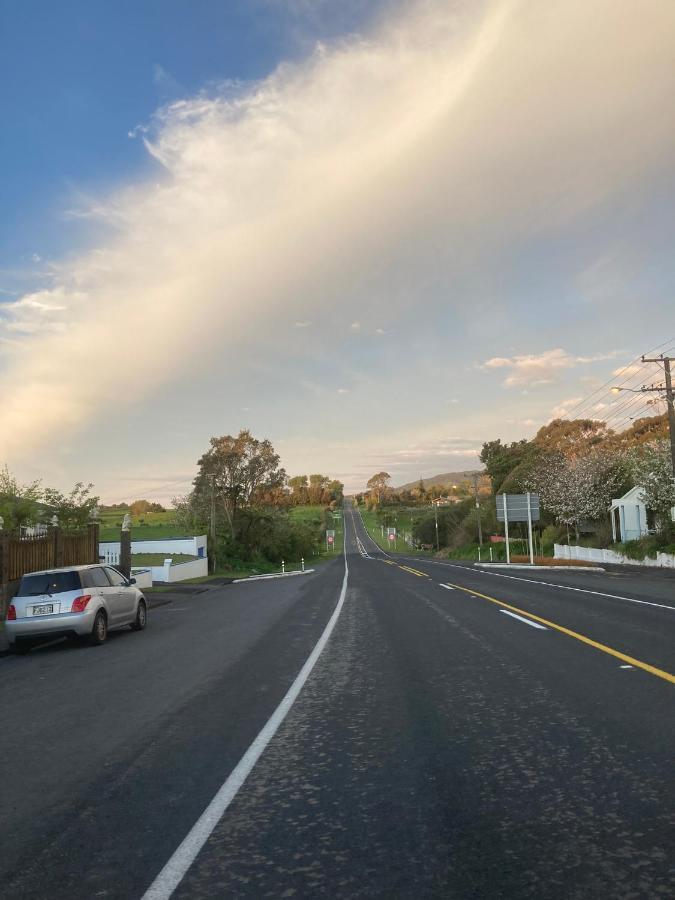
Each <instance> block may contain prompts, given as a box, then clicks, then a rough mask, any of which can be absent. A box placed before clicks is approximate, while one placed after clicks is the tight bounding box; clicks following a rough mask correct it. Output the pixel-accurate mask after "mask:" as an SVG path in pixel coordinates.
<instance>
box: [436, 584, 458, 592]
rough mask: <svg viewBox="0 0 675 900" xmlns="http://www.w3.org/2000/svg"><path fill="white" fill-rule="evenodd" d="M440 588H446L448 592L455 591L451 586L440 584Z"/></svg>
mask: <svg viewBox="0 0 675 900" xmlns="http://www.w3.org/2000/svg"><path fill="white" fill-rule="evenodd" d="M438 586H439V587H442V588H445V589H446V591H454V587H450V585H449V584H439V585H438Z"/></svg>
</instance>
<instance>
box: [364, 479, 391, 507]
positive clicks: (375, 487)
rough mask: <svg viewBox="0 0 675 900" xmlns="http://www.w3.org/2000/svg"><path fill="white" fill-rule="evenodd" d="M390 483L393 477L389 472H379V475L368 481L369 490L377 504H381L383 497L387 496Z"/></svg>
mask: <svg viewBox="0 0 675 900" xmlns="http://www.w3.org/2000/svg"><path fill="white" fill-rule="evenodd" d="M390 481H391V475H390V474H389V472H377V474H375V475H373V476H372V478H369V479H368V482H367V486H368V489H369V491H370V492H371V494H372V495H373V497H374V499H375V502H376V503H377V504H379V503H380V501H381V500H382V497H383V496H384V495H385V494H386V491H387V486H388V485H389V482H390Z"/></svg>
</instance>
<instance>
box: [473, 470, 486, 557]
mask: <svg viewBox="0 0 675 900" xmlns="http://www.w3.org/2000/svg"><path fill="white" fill-rule="evenodd" d="M471 477H472V478H473V496H474V499H475V501H476V519H477V520H478V546H479V547H482V546H483V526H482V525H481V521H480V501H479V500H478V473H477V472H474V473H473V474H472V476H471Z"/></svg>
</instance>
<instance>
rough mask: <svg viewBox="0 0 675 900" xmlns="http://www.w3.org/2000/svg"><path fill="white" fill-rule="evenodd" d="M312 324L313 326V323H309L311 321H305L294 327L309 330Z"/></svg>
mask: <svg viewBox="0 0 675 900" xmlns="http://www.w3.org/2000/svg"><path fill="white" fill-rule="evenodd" d="M311 324H312V323H311V322H310V321H309V319H305V320H304V321H302V322H296V323H295V326H294V327H295V328H309V326H310V325H311Z"/></svg>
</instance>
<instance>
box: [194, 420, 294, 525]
mask: <svg viewBox="0 0 675 900" xmlns="http://www.w3.org/2000/svg"><path fill="white" fill-rule="evenodd" d="M210 443H211V447H210V449H209V450H207V452H206V453H205V454H204V455H203V456H202V457H201V458H200V459H199V461H198V463H197V465H198V466H199V474H198V475H197V478H196V479H195V488H196V489H197V490H198V491H199V493H201V494H203V495H206V496H209V495H210V492H211V491H213V494H214V497H215V500H216V502H217V503H218V504H219V505H220V507H221V508H222V510H223V512H224V513H225V518H226V519H227V523H228V527H229V530H230V534H231V536H232V539H233V540H236V538H237V525H238V523H237V513H238V511H239V510H240V509H242V508H243V507H248V506H253V505H255V504H256V501H258V500H259V499H260V497H261V495H262V494H263V493H264V492H265V491H270V490H272V489H274V488H276V487H280V486H281V485H283V484H285V482H286V472H285V471H284V469H282V468H281V467H280V466H279V462H280V457H279V455H278V454H277V453H275V452H274V447H273V446H272V444H271V442H270V441H268V440H263V441H260V440H257V439H256V438H254V437H253V435H252V434H251V432H250V431H249V430H248V429H243V430H242V431H240V432H239V434H238V435H237V436H236V437H233V436H232V435H230V434H226V435H223V436H222V437H213V438H211V441H210Z"/></svg>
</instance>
